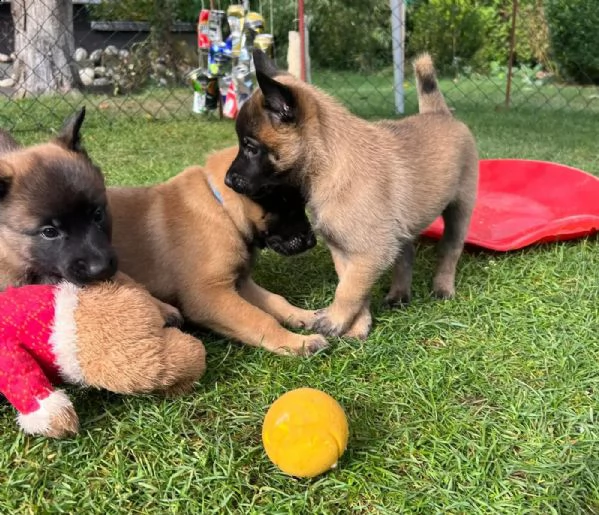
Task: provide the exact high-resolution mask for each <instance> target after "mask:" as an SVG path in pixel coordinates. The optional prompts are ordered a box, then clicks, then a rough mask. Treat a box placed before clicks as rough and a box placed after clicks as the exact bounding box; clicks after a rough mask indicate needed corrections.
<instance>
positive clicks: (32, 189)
mask: <svg viewBox="0 0 599 515" xmlns="http://www.w3.org/2000/svg"><path fill="white" fill-rule="evenodd" d="M84 118H85V108H82V109H81V110H79V111H78V112H77V113H76V114H74V115H73V116H72V117H71V118H69V119H68V120H67V121H66V122H65V124H64V126H63V128H62V130H61V132H60V134H59V135H58V136H57V137H56V138H54V139H52V140H50V141H49V142H47V143H43V144H40V145H34V146H31V147H22V146H21V145H19V143H18V142H17V141H16V140H15V139H14V138H13V137H12V136H11V135H10V134H9V133H7V132H5V131H0V290H4V289H6V288H7V287H8V286H22V285H26V284H54V283H58V282H60V281H61V280H67V281H69V282H71V283H74V284H76V285H78V286H83V285H86V284H90V283H93V282H98V281H104V280H107V279H111V278H114V279H115V280H117V281H118V282H121V283H132V282H133V281H132V280H131V279H130V278H128V277H126V276H124V275H123V274H121V273H118V272H117V267H118V261H117V255H116V252H115V251H114V248H113V246H112V245H111V233H112V220H111V215H110V211H109V209H108V200H107V197H106V187H105V184H104V176H103V174H102V172H101V170H100V169H99V168H98V167H97V166H96V165H95V164H94V163H93V162H92V161H91V159H90V158H89V156H88V154H87V152H86V151H85V149H84V148H83V146H82V144H81V134H80V130H81V125H82V123H83V120H84ZM155 302H156V304H157V305H158V307H159V308H160V310H161V312H162V314H163V316H164V318H165V321H166V322H167V325H178V324H179V323H180V322H181V316H180V313H179V312H178V310H176V309H175V308H173V307H172V306H169V305H167V304H164V303H162V302H160V301H158V299H155Z"/></svg>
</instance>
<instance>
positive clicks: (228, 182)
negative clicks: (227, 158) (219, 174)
mask: <svg viewBox="0 0 599 515" xmlns="http://www.w3.org/2000/svg"><path fill="white" fill-rule="evenodd" d="M225 186H227V187H228V188H231V189H233V174H232V173H231V172H227V174H226V175H225Z"/></svg>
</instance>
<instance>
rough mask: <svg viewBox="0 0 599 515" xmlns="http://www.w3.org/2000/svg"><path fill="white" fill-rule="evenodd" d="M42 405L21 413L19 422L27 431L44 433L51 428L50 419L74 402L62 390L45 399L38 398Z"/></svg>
mask: <svg viewBox="0 0 599 515" xmlns="http://www.w3.org/2000/svg"><path fill="white" fill-rule="evenodd" d="M37 402H38V403H39V405H40V407H39V408H38V409H37V410H35V411H32V412H31V413H28V414H27V415H23V414H22V413H19V416H18V417H17V422H18V423H19V425H20V426H21V428H22V429H23V431H25V432H26V433H29V434H32V435H35V434H37V435H39V434H44V433H46V432H47V431H48V430H49V429H50V419H51V417H52V416H53V415H58V414H60V412H61V411H62V410H64V409H65V408H72V407H73V404H72V403H71V400H70V399H69V398H68V397H67V395H66V393H64V392H63V391H62V390H56V391H55V392H52V393H51V394H50V395H48V397H46V398H45V399H41V400H40V399H38V400H37Z"/></svg>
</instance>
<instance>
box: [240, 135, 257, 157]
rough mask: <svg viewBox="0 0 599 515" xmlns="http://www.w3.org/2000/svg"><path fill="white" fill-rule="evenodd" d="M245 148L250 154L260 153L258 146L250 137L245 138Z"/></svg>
mask: <svg viewBox="0 0 599 515" xmlns="http://www.w3.org/2000/svg"><path fill="white" fill-rule="evenodd" d="M243 148H244V149H245V152H246V153H247V154H249V155H250V156H255V155H256V154H258V147H256V145H254V144H253V143H252V142H251V141H250V140H249V139H248V138H243Z"/></svg>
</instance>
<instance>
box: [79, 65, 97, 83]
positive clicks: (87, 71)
mask: <svg viewBox="0 0 599 515" xmlns="http://www.w3.org/2000/svg"><path fill="white" fill-rule="evenodd" d="M79 77H80V78H81V82H82V83H83V85H84V86H91V85H92V84H93V83H94V69H93V68H83V69H82V70H79Z"/></svg>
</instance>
